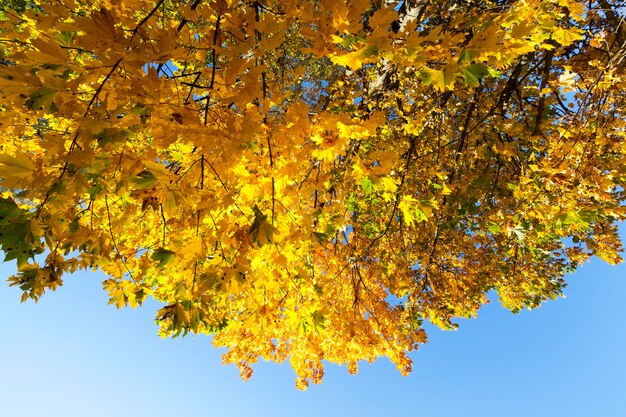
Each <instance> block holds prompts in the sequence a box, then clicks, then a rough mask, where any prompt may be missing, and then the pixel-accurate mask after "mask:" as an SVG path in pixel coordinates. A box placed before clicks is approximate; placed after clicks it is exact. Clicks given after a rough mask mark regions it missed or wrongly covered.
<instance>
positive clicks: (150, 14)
mask: <svg viewBox="0 0 626 417" xmlns="http://www.w3.org/2000/svg"><path fill="white" fill-rule="evenodd" d="M164 2H165V0H159V1H158V2H157V4H156V5H155V6H154V8H153V9H152V10H150V13H148V15H147V16H146V17H144V18H143V19H141V22H139V23H138V24H137V26H136V27H135V29H133V36H135V35H136V34H137V31H138V30H139V28H140V27H141V26H143V24H144V23H146V22H147V21H148V19H150V18H151V17H152V15H153V14H154V13H155V12H156V11H157V10H158V8H159V7H161V5H162V4H163V3H164Z"/></svg>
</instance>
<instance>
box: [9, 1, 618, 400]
mask: <svg viewBox="0 0 626 417" xmlns="http://www.w3.org/2000/svg"><path fill="white" fill-rule="evenodd" d="M1 4H2V6H1V14H0V20H1V22H0V24H1V26H0V32H1V33H0V43H1V45H2V49H1V50H0V53H1V55H0V60H1V61H0V63H1V65H0V90H1V99H0V125H1V126H2V132H3V136H2V139H0V146H1V154H0V178H1V182H0V192H1V193H2V195H1V198H0V226H1V227H2V230H1V232H0V233H1V234H0V245H1V247H2V250H3V251H4V253H5V254H6V260H16V262H17V268H18V271H17V273H16V275H14V276H12V277H10V278H9V283H10V285H14V286H18V287H19V288H21V289H22V290H23V296H22V301H24V300H26V299H28V298H32V299H34V300H35V301H36V300H37V299H38V298H39V297H40V296H41V295H42V294H43V293H44V292H45V291H46V290H48V289H50V290H54V289H55V288H57V287H58V286H59V285H61V284H62V275H63V273H65V272H74V271H76V270H79V269H100V270H102V271H104V272H105V273H106V274H107V275H108V277H109V278H108V279H107V280H106V281H104V283H103V285H104V288H105V289H106V291H108V293H109V295H110V303H111V304H114V305H116V306H117V307H121V306H125V305H130V306H132V307H135V306H136V305H140V304H141V303H142V301H143V300H145V299H146V297H153V298H154V299H156V300H158V301H160V302H162V303H163V305H164V307H163V308H162V309H161V310H160V311H159V312H158V314H157V317H156V321H157V323H158V325H159V328H160V334H162V335H163V336H166V335H174V336H177V335H180V334H186V333H188V332H193V333H206V334H210V335H212V338H213V343H214V345H216V346H225V347H227V348H228V352H227V353H226V354H225V356H224V361H225V362H227V363H234V364H236V365H237V366H238V367H239V369H240V370H241V375H242V377H244V378H248V377H249V376H250V375H251V373H252V369H251V365H252V364H254V363H255V362H256V361H257V360H258V358H263V359H266V360H271V361H276V362H283V361H285V360H288V361H289V362H290V363H291V365H292V367H293V368H294V370H295V372H296V374H297V375H298V380H297V385H298V386H299V387H301V388H304V387H306V385H307V384H308V383H309V382H311V381H312V382H314V383H318V382H320V381H321V379H322V376H323V364H322V361H323V360H326V361H329V362H336V363H340V364H347V366H348V370H349V371H350V372H356V371H357V361H360V360H368V361H373V360H375V359H376V358H378V357H380V356H386V357H388V358H389V359H391V361H393V362H394V363H395V364H396V366H397V367H398V369H399V370H400V371H401V372H402V373H408V372H410V370H411V361H410V359H409V357H408V356H407V353H408V352H410V351H412V350H414V349H416V348H417V347H418V345H420V344H422V343H425V342H426V335H425V333H424V330H423V328H422V323H423V321H424V320H428V321H430V322H432V323H435V324H437V325H439V326H441V327H443V328H453V327H455V324H454V323H453V319H454V318H455V317H472V316H475V315H476V312H477V310H478V309H479V308H480V306H481V305H482V304H484V303H486V302H488V299H487V295H486V294H487V292H489V291H491V290H495V291H497V293H498V295H499V298H500V300H501V302H502V304H503V305H504V306H506V307H508V308H510V309H511V310H513V311H518V310H520V309H522V308H533V307H536V306H538V305H539V304H540V303H541V302H543V301H544V300H546V299H549V298H556V297H557V296H559V295H560V294H561V290H562V288H563V287H564V285H565V282H564V280H563V276H564V274H565V273H567V272H570V271H573V270H574V269H576V267H578V266H579V265H580V264H581V263H582V262H584V261H585V260H586V259H588V258H589V257H590V256H594V255H596V256H599V257H600V258H602V259H604V260H606V261H607V262H610V263H617V262H619V261H621V258H620V255H619V253H620V252H621V250H622V247H621V243H620V241H619V238H618V236H617V230H616V222H618V221H619V220H622V219H624V218H625V206H624V205H623V202H624V180H625V175H626V168H625V167H626V158H625V154H626V147H624V146H623V141H624V135H625V132H626V105H625V99H626V96H625V93H624V91H626V79H625V78H624V76H623V74H626V68H625V59H624V57H625V56H626V29H625V27H624V24H623V18H624V17H623V15H624V4H623V3H622V2H618V1H614V2H610V1H609V0H595V1H593V0H592V1H591V2H586V1H585V2H582V1H572V0H525V1H514V0H510V1H507V0H500V1H487V0H484V1H473V0H470V1H458V0H446V1H443V0H435V1H424V0H352V1H346V2H337V1H334V0H283V1H277V0H263V1H241V0H195V1H193V2H191V1H185V0H158V1H156V2H155V1H153V0H152V1H147V0H111V1H98V0H93V1H83V2H76V1H74V0H55V1H52V0H32V1H28V0H13V1H10V0H3V1H2V3H1Z"/></svg>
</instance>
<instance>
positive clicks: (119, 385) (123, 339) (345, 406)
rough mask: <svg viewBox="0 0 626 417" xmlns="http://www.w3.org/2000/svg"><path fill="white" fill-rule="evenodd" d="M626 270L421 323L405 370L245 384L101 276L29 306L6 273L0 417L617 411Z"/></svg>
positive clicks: (260, 374)
mask: <svg viewBox="0 0 626 417" xmlns="http://www.w3.org/2000/svg"><path fill="white" fill-rule="evenodd" d="M0 272H1V276H2V277H3V278H6V277H8V276H9V275H10V274H11V273H12V266H11V265H2V266H0ZM625 272H626V268H625V267H624V266H618V267H610V266H608V265H606V264H604V263H602V262H600V261H597V260H595V261H593V262H592V263H589V264H586V265H585V266H584V267H583V268H582V269H581V270H580V272H578V273H576V274H574V275H570V276H569V277H568V282H569V287H568V288H567V289H566V295H567V298H565V299H559V300H557V301H552V302H549V303H547V304H545V305H544V306H542V307H541V308H539V309H537V310H534V311H524V312H522V313H520V314H519V315H516V316H514V315H512V314H511V313H509V312H508V311H505V310H503V309H502V308H501V307H500V306H499V305H498V303H497V302H496V301H495V300H494V302H492V304H490V305H488V306H485V307H484V308H483V309H481V311H480V313H479V317H478V319H475V320H470V321H466V320H463V321H462V322H461V326H460V330H459V331H456V332H442V331H439V330H434V329H431V330H430V332H429V335H430V342H429V343H428V344H427V345H425V346H423V347H422V348H421V349H420V350H419V351H418V352H416V353H414V354H413V355H412V357H413V359H414V370H413V373H412V374H411V375H410V376H409V377H402V376H401V375H400V374H399V373H398V372H397V371H396V370H395V368H394V367H393V366H392V365H391V364H390V363H389V362H388V361H386V360H379V361H378V362H376V363H375V364H373V365H367V364H361V366H360V372H359V374H358V375H356V376H351V375H348V373H347V371H346V369H345V368H344V367H338V366H335V365H328V367H327V371H326V376H325V379H324V383H323V384H322V385H312V386H311V388H309V390H308V391H306V392H301V391H298V390H296V389H295V387H294V375H293V372H292V371H291V369H290V368H289V367H288V366H287V365H281V366H278V365H275V364H259V365H258V366H256V368H255V373H254V375H253V377H252V379H251V380H249V381H248V382H243V381H241V380H240V379H239V376H238V371H237V369H236V368H235V367H233V366H223V365H221V364H220V355H221V353H222V351H219V350H217V349H215V348H213V347H212V346H211V344H210V342H209V339H208V338H206V337H195V338H193V337H187V338H185V339H175V340H171V339H165V340H164V339H160V338H158V337H157V335H156V328H155V326H154V324H153V321H152V319H153V317H154V313H155V311H156V309H157V306H156V305H154V304H149V305H146V306H144V308H141V309H136V310H132V309H130V308H128V309H122V310H116V309H115V308H114V307H112V306H108V305H107V300H106V295H105V293H104V292H103V291H102V289H101V288H100V282H101V281H102V280H103V278H104V277H103V276H102V275H100V274H97V273H84V272H83V273H79V274H75V275H73V276H68V277H66V280H65V285H64V286H63V287H62V288H61V289H59V290H58V291H57V292H56V293H49V294H47V295H46V296H44V297H43V298H42V299H41V301H40V302H39V303H38V304H35V303H33V302H26V303H24V304H20V303H19V296H20V293H19V291H18V290H16V289H15V288H9V287H7V285H6V283H3V284H2V285H0V326H1V329H2V336H1V339H0V416H2V417H101V416H102V417H104V416H107V417H110V416H121V417H144V416H146V417H148V416H149V417H174V416H211V417H231V416H242V417H247V416H251V417H264V416H272V417H282V416H285V417H287V416H298V417H308V416H314V417H335V416H336V417H339V416H359V417H369V416H372V417H374V416H376V417H388V416H400V415H409V416H429V417H431V416H432V417H448V416H450V417H452V416H454V417H459V416H480V417H491V416H494V417H496V416H497V417H517V416H525V417H526V416H532V417H542V416H550V417H553V416H567V417H578V416H580V417H624V416H626V395H625V394H624V392H625V390H626V274H625Z"/></svg>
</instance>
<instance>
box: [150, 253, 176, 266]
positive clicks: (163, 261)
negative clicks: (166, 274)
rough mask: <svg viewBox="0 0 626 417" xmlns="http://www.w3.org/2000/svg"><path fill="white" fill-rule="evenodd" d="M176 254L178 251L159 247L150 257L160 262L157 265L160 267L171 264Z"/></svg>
mask: <svg viewBox="0 0 626 417" xmlns="http://www.w3.org/2000/svg"><path fill="white" fill-rule="evenodd" d="M175 255H176V253H175V252H172V251H171V250H167V249H164V248H158V249H157V250H155V251H154V252H152V256H150V259H152V260H153V261H157V262H159V264H158V265H157V266H158V267H159V268H163V267H164V266H165V265H167V264H169V263H170V262H172V261H173V260H174V256H175Z"/></svg>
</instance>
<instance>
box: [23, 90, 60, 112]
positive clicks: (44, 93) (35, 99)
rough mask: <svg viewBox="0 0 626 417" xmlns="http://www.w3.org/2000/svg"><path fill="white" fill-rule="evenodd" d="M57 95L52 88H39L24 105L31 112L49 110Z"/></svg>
mask: <svg viewBox="0 0 626 417" xmlns="http://www.w3.org/2000/svg"><path fill="white" fill-rule="evenodd" d="M55 93H56V90H53V89H52V88H48V87H41V88H38V89H36V90H35V91H33V92H32V93H31V95H30V96H29V97H28V99H27V100H26V102H25V103H24V105H25V106H26V107H28V108H29V109H31V110H41V109H43V110H48V109H49V108H50V107H51V105H52V99H53V98H54V95H55Z"/></svg>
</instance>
